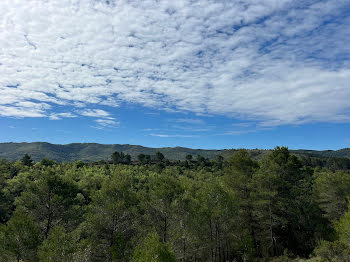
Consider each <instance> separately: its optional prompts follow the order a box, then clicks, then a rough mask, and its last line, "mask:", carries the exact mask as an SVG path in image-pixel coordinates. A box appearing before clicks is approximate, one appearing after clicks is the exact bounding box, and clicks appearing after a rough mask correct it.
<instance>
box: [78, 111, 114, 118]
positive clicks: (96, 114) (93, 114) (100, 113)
mask: <svg viewBox="0 0 350 262" xmlns="http://www.w3.org/2000/svg"><path fill="white" fill-rule="evenodd" d="M77 113H78V114H80V115H82V116H90V117H103V118H111V117H110V114H109V113H108V112H106V111H104V110H102V109H85V110H78V111H77Z"/></svg>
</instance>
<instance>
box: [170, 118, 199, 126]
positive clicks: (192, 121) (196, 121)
mask: <svg viewBox="0 0 350 262" xmlns="http://www.w3.org/2000/svg"><path fill="white" fill-rule="evenodd" d="M174 122H177V123H185V124H197V125H199V124H204V121H203V120H202V119H191V118H179V119H175V120H174Z"/></svg>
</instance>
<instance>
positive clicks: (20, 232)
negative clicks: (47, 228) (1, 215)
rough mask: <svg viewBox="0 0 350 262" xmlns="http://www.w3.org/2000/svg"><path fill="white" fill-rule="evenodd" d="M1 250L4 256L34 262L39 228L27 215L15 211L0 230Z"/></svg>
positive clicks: (38, 239) (38, 241)
mask: <svg viewBox="0 0 350 262" xmlns="http://www.w3.org/2000/svg"><path fill="white" fill-rule="evenodd" d="M0 231H1V233H0V235H1V240H0V241H1V242H2V245H1V246H2V248H3V251H4V253H5V255H6V256H7V257H8V258H9V257H13V258H16V259H17V261H19V260H28V261H34V260H36V252H37V247H38V245H39V243H40V235H39V227H38V225H37V224H36V223H35V222H34V220H33V219H32V218H31V217H30V216H28V215H27V214H25V213H23V212H21V211H17V212H15V213H14V215H13V216H12V217H11V219H10V220H9V221H8V222H7V225H6V226H2V227H1V228H0Z"/></svg>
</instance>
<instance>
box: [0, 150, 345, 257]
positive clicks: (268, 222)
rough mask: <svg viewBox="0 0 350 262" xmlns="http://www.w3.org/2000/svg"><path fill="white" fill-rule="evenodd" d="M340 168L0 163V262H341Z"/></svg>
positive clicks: (290, 161) (277, 156)
mask: <svg viewBox="0 0 350 262" xmlns="http://www.w3.org/2000/svg"><path fill="white" fill-rule="evenodd" d="M349 198H350V164H349V159H337V158H310V157H301V156H297V155H295V154H293V153H291V152H290V151H289V150H288V148H286V147H276V148H275V149H274V150H272V151H271V152H269V153H267V154H265V155H264V156H263V157H262V158H261V159H259V160H256V159H253V158H252V157H251V155H250V154H249V152H248V151H247V150H244V149H241V150H237V151H236V152H235V153H234V154H233V155H232V156H230V157H227V158H223V157H222V156H217V157H216V158H214V159H208V158H205V157H202V156H196V157H194V156H192V155H191V154H188V155H187V156H186V157H185V159H183V160H178V161H174V160H167V159H166V158H165V157H164V155H163V154H162V153H160V152H157V153H156V154H155V155H152V156H151V155H147V154H139V155H138V157H137V160H136V159H132V158H131V156H130V155H128V154H124V153H122V152H114V153H113V154H112V155H111V158H110V160H108V161H97V162H83V161H74V162H55V161H53V160H50V159H48V158H44V159H42V160H41V161H39V162H34V161H33V160H32V158H31V156H30V155H27V154H26V155H24V156H23V158H22V159H21V160H18V161H11V160H0V261H6V262H11V261H43V262H46V261H47V262H49V261H50V262H51V261H57V262H58V261H62V262H72V261H73V262H81V261H86V262H88V261H131V262H132V261H134V262H139V261H140V262H141V261H142V262H156V261H164V262H168V261H169V262H172V261H182V262H189V261H208V262H209V261H211V262H214V261H215V262H223V261H239V262H241V261H242V262H243V261H262V262H263V261H274V262H282V261H344V262H345V261H350V209H349Z"/></svg>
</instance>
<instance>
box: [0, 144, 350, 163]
mask: <svg viewBox="0 0 350 262" xmlns="http://www.w3.org/2000/svg"><path fill="white" fill-rule="evenodd" d="M115 151H118V152H123V153H125V154H130V155H131V157H132V158H133V159H134V160H135V159H137V155H138V154H141V153H142V154H147V155H155V153H156V152H157V151H160V152H161V153H163V154H164V156H165V157H166V158H168V159H170V160H184V159H185V157H186V155H187V154H191V155H193V156H194V158H195V157H196V156H197V155H201V156H203V157H208V158H210V159H211V158H215V157H216V156H217V155H222V156H223V157H224V158H228V157H230V156H232V155H233V154H234V153H235V152H237V149H230V150H205V149H191V148H185V147H163V148H150V147H143V146H138V145H128V144H125V145H119V144H115V145H106V144H96V143H73V144H67V145H57V144H50V143H46V142H34V143H0V158H2V159H8V160H19V159H21V158H22V156H23V155H24V154H29V155H30V156H31V157H32V159H33V160H34V161H40V160H41V159H43V158H44V157H47V158H49V159H53V160H55V161H59V162H62V161H76V160H83V161H98V160H109V159H110V156H111V155H112V153H113V152H115ZM270 151H271V150H260V149H252V150H249V152H250V154H251V156H252V157H253V158H254V159H260V158H261V157H262V156H263V155H265V154H268V153H269V152H270ZM291 152H292V153H294V154H296V155H302V156H309V157H337V158H350V148H344V149H340V150H335V151H333V150H325V151H315V150H291Z"/></svg>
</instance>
